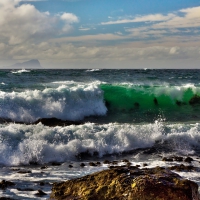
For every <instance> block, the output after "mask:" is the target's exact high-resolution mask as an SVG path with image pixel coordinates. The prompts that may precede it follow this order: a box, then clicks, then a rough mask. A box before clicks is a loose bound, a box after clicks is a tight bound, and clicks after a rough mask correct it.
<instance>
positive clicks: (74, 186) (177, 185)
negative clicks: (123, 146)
mask: <svg viewBox="0 0 200 200" xmlns="http://www.w3.org/2000/svg"><path fill="white" fill-rule="evenodd" d="M172 169H173V170H177V171H179V170H192V168H188V167H184V165H182V167H180V166H178V167H177V168H175V167H174V168H172ZM50 199H51V200H62V199H67V200H78V199H80V200H108V199H109V200H179V199H180V200H199V199H200V196H199V193H198V185H197V184H196V183H194V182H192V181H190V180H187V179H183V178H182V177H180V176H179V175H178V174H176V173H174V172H172V171H171V170H170V169H169V168H162V167H155V168H143V169H139V168H138V167H137V166H128V165H126V166H111V167H110V169H108V170H104V171H101V172H96V173H94V174H91V175H87V176H85V177H82V178H77V179H73V180H69V181H66V182H61V183H54V184H53V187H52V193H51V196H50Z"/></svg>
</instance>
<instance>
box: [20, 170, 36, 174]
mask: <svg viewBox="0 0 200 200" xmlns="http://www.w3.org/2000/svg"><path fill="white" fill-rule="evenodd" d="M17 173H19V174H28V173H32V172H31V170H19V171H18V172H17Z"/></svg>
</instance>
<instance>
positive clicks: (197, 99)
mask: <svg viewBox="0 0 200 200" xmlns="http://www.w3.org/2000/svg"><path fill="white" fill-rule="evenodd" d="M189 104H190V105H198V104H200V96H198V95H194V96H193V97H192V98H191V99H190V101H189Z"/></svg>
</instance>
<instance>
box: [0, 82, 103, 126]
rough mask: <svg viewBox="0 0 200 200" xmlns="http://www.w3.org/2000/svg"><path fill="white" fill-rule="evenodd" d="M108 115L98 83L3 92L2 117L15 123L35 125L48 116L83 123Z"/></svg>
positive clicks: (1, 101) (0, 101)
mask: <svg viewBox="0 0 200 200" xmlns="http://www.w3.org/2000/svg"><path fill="white" fill-rule="evenodd" d="M106 112H107V108H106V107H105V105H104V99H103V92H102V90H101V89H99V88H98V85H97V84H96V83H90V84H76V85H71V84H70V85H68V84H63V85H59V86H57V87H49V88H46V89H44V90H36V89H35V90H25V91H23V92H17V91H13V92H3V91H0V117H2V118H9V119H12V120H13V121H23V122H33V121H35V120H37V119H38V118H44V117H46V118H47V117H56V118H59V119H63V120H82V119H83V118H84V117H85V116H90V115H105V114H106Z"/></svg>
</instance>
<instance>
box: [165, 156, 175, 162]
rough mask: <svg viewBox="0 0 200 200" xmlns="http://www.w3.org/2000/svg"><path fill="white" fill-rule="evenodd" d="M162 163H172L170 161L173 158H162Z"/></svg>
mask: <svg viewBox="0 0 200 200" xmlns="http://www.w3.org/2000/svg"><path fill="white" fill-rule="evenodd" d="M162 161H167V162H172V161H173V158H166V157H163V158H162Z"/></svg>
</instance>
